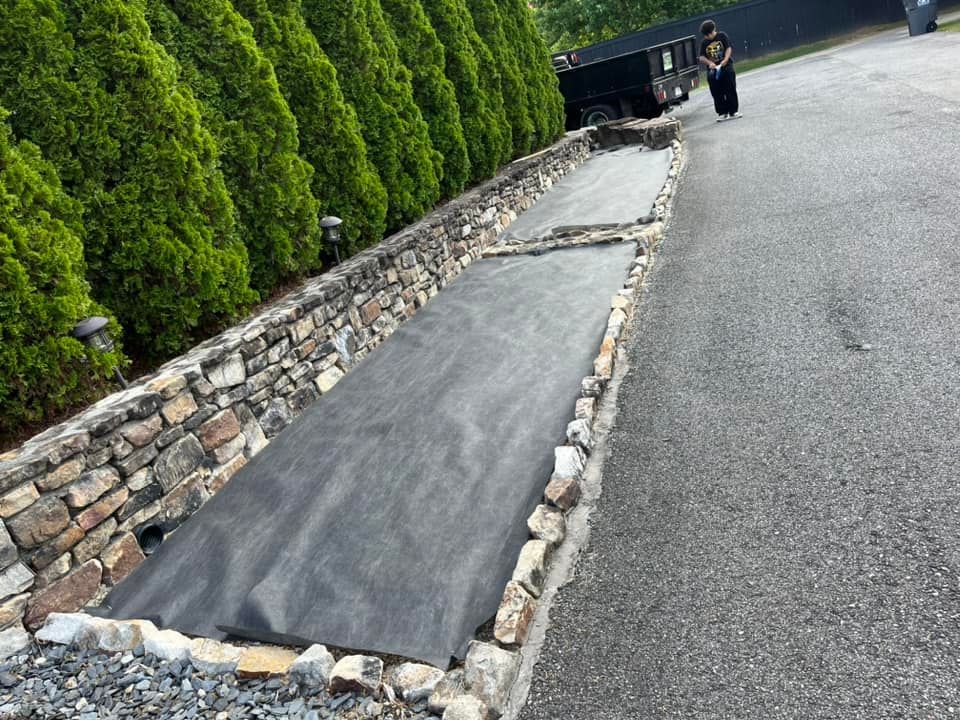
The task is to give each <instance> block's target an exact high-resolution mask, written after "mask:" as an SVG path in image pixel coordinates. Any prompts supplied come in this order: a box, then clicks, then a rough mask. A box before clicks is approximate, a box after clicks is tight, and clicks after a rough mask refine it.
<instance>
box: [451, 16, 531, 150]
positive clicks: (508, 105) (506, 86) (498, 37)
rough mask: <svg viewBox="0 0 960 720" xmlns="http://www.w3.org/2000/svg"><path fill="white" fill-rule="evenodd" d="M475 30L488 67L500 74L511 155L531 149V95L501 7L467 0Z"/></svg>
mask: <svg viewBox="0 0 960 720" xmlns="http://www.w3.org/2000/svg"><path fill="white" fill-rule="evenodd" d="M467 5H468V7H469V8H470V14H471V15H472V16H473V23H474V25H475V26H476V29H477V33H478V34H479V35H480V37H481V38H482V39H483V41H484V43H486V45H487V47H488V48H489V50H490V54H491V56H492V57H493V65H492V66H491V70H492V71H493V72H496V73H498V74H499V77H500V90H501V93H502V97H503V107H504V111H505V112H506V115H507V120H508V121H509V123H510V129H511V139H512V142H513V155H514V156H520V155H526V154H527V153H528V152H530V148H531V143H532V140H533V132H534V127H533V121H532V120H531V118H530V110H531V108H530V107H529V104H530V98H529V96H528V93H527V86H526V84H525V83H524V78H523V74H522V72H521V70H520V63H519V57H518V54H517V51H518V48H517V46H516V45H515V44H514V43H512V42H510V40H509V39H508V37H507V33H506V32H505V28H504V23H503V21H502V20H501V17H500V15H501V10H499V9H498V8H497V3H496V1H495V0H467Z"/></svg>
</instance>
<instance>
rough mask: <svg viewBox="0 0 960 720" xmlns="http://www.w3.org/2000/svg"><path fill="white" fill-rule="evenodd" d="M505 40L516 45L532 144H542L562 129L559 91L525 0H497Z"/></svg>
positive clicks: (545, 144) (561, 96)
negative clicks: (525, 94) (528, 110)
mask: <svg viewBox="0 0 960 720" xmlns="http://www.w3.org/2000/svg"><path fill="white" fill-rule="evenodd" d="M498 2H499V4H500V16H501V18H502V19H503V28H504V33H505V34H506V37H507V42H508V43H509V44H510V45H511V46H512V47H514V48H515V49H516V54H517V60H518V62H519V64H520V69H521V72H522V74H523V81H524V84H525V85H526V88H527V96H528V98H529V107H530V119H531V121H532V122H533V127H534V140H533V146H534V147H535V148H540V147H545V146H547V145H549V144H550V143H552V142H553V141H554V140H556V139H557V138H558V137H560V135H561V134H562V133H563V128H564V111H563V95H561V94H560V88H559V86H558V83H557V75H556V73H555V72H554V70H553V65H552V63H551V61H550V52H549V50H548V49H547V45H546V43H545V42H544V40H543V36H542V35H541V34H540V32H539V31H538V30H537V26H536V23H535V21H534V17H533V13H532V12H531V11H530V8H529V7H528V6H527V3H526V0H498Z"/></svg>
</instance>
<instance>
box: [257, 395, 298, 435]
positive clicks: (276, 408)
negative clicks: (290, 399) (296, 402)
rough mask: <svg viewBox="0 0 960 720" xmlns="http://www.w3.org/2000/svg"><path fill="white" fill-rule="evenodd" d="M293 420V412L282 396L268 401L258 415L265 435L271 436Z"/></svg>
mask: <svg viewBox="0 0 960 720" xmlns="http://www.w3.org/2000/svg"><path fill="white" fill-rule="evenodd" d="M292 420H293V413H292V412H291V411H290V407H289V406H288V405H287V401H286V400H284V399H283V398H274V399H273V400H271V401H270V404H269V405H268V406H267V409H266V410H265V411H264V413H263V415H261V416H260V427H261V428H262V429H263V433H264V435H265V436H266V437H268V438H271V437H273V436H274V435H276V434H277V433H279V432H280V431H281V430H283V429H284V428H285V427H286V426H287V425H289V424H290V423H291V421H292Z"/></svg>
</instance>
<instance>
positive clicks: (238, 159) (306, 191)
mask: <svg viewBox="0 0 960 720" xmlns="http://www.w3.org/2000/svg"><path fill="white" fill-rule="evenodd" d="M146 8H147V21H148V23H149V24H150V28H151V30H152V31H153V36H154V38H155V39H156V40H158V41H159V42H160V43H161V44H162V45H163V46H164V48H166V50H167V52H169V53H170V54H171V55H172V56H174V57H175V58H176V59H177V61H178V62H179V64H180V68H181V73H180V78H181V81H183V82H186V84H187V85H189V86H190V89H191V90H192V91H193V93H194V95H195V96H196V97H197V99H198V100H200V101H201V102H202V106H201V113H202V122H203V125H204V126H205V127H206V128H208V129H209V130H210V131H211V132H212V133H213V134H214V136H215V138H216V140H217V144H218V146H219V148H220V164H221V168H222V170H223V175H224V179H225V180H226V183H227V189H228V190H229V191H230V196H231V197H232V198H233V203H234V205H235V206H236V209H237V221H238V223H237V226H238V230H239V234H240V238H241V239H242V240H243V243H244V245H245V246H246V248H247V253H248V254H249V256H250V282H251V285H252V286H253V287H254V288H256V289H257V290H259V291H260V292H261V293H262V294H266V293H268V292H269V291H270V290H272V289H273V288H274V287H275V286H276V285H277V284H278V282H279V281H280V280H283V279H286V278H288V277H290V276H291V275H298V274H300V275H302V274H304V273H305V272H306V271H308V270H315V269H317V268H319V266H320V262H319V255H320V228H319V224H318V218H317V212H318V204H317V201H316V199H315V198H314V197H313V195H312V194H311V190H310V181H311V179H312V175H313V168H311V167H310V165H309V164H308V163H307V162H306V161H304V160H303V159H302V158H300V157H299V156H298V155H297V151H298V146H299V141H298V139H297V123H296V120H295V119H294V117H293V113H291V112H290V108H289V107H288V106H287V102H286V100H284V98H283V95H282V94H281V93H280V88H279V87H278V85H277V79H276V76H275V74H274V71H273V65H272V64H271V63H270V61H269V60H267V58H266V57H265V56H264V54H263V52H262V51H261V50H260V48H259V47H258V46H257V44H256V41H255V40H254V38H253V29H252V28H251V27H250V23H248V22H247V21H246V20H245V19H244V18H243V17H242V16H241V15H240V14H239V13H237V11H236V10H234V8H233V6H232V5H231V4H230V2H229V0H162V1H161V0H156V1H154V2H150V3H148V4H147V6H146Z"/></svg>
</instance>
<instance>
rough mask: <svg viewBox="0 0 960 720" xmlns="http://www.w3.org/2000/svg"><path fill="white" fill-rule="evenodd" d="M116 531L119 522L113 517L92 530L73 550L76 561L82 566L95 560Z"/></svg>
mask: <svg viewBox="0 0 960 720" xmlns="http://www.w3.org/2000/svg"><path fill="white" fill-rule="evenodd" d="M116 529H117V521H116V520H114V519H113V518H112V517H111V518H107V519H106V520H105V521H104V522H102V523H100V524H99V525H97V526H96V527H95V528H93V529H92V530H90V531H89V532H88V533H87V536H86V537H85V538H83V540H81V541H80V542H78V543H77V546H76V547H75V548H74V549H73V558H74V560H76V561H77V562H78V563H80V564H81V565H82V564H83V563H85V562H86V561H87V560H90V559H91V558H95V557H96V556H97V555H99V554H100V551H101V550H103V549H104V548H105V547H106V546H107V543H108V542H110V536H111V535H113V533H114V531H115V530H116Z"/></svg>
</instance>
